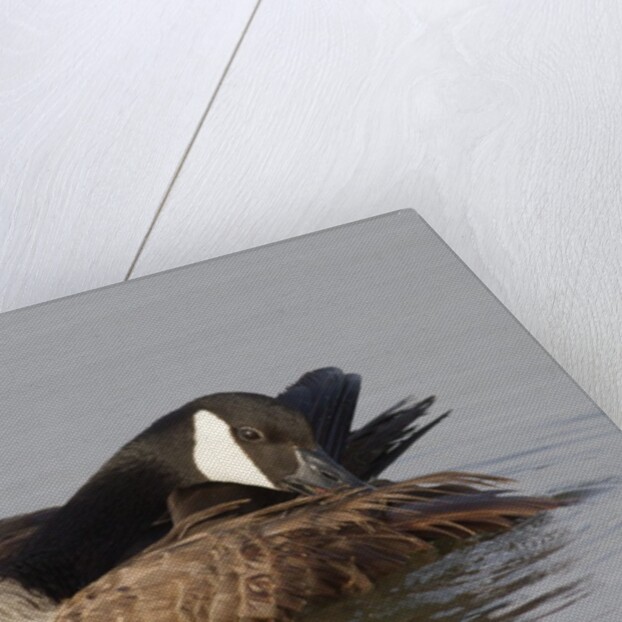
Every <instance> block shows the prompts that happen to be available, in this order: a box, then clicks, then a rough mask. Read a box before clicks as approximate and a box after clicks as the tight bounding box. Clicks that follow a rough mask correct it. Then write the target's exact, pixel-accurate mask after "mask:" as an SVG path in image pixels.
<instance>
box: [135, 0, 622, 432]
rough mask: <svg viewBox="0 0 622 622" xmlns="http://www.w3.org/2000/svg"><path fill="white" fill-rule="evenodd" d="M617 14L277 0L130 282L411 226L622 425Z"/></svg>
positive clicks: (556, 6) (612, 6) (467, 3)
mask: <svg viewBox="0 0 622 622" xmlns="http://www.w3.org/2000/svg"><path fill="white" fill-rule="evenodd" d="M621 35H622V25H621V20H620V8H619V3H617V2H615V0H599V1H597V2H594V1H592V0H549V1H547V2H544V3H538V4H537V6H536V5H535V4H533V3H530V2H520V1H518V0H510V1H501V0H494V1H493V0H486V1H477V2H476V1H475V0H455V1H453V2H443V3H439V2H433V1H420V2H411V1H402V2H391V3H388V2H381V1H379V0H365V1H363V0H344V1H342V2H338V3H335V2H328V1H324V2H321V1H319V0H318V1H317V2H313V3H310V2H291V1H290V0H264V2H263V3H262V5H261V7H260V9H259V11H258V13H257V16H256V19H255V20H254V23H253V27H252V29H251V30H250V32H249V34H248V35H247V37H246V38H245V40H244V42H243V44H242V46H241V48H240V51H239V54H238V56H237V57H236V60H235V62H234V64H233V66H232V68H231V71H230V72H229V74H228V76H227V79H226V81H225V83H224V85H223V88H222V90H221V91H220V93H219V96H218V98H217V100H216V102H215V105H214V108H213V110H212V111H211V113H210V115H209V116H208V119H207V122H206V123H205V125H204V126H203V128H202V131H201V133H200V135H199V137H198V139H197V141H196V143H195V145H194V148H193V149H192V152H191V154H190V157H189V159H188V161H187V163H186V165H185V167H184V168H183V170H182V172H181V175H180V177H179V179H178V180H177V183H176V185H175V186H174V188H173V191H172V193H171V195H170V197H169V200H168V201H167V203H166V205H165V206H164V209H163V212H162V215H161V218H160V219H159V221H158V223H157V225H156V227H155V229H154V232H153V235H152V236H151V237H150V239H149V240H148V243H147V245H146V247H145V250H144V253H143V254H142V256H141V257H140V260H139V262H138V265H137V269H136V270H135V272H134V274H135V275H144V274H149V273H153V272H156V271H158V270H162V269H164V268H170V267H172V266H176V265H181V264H185V263H189V262H193V261H198V260H201V259H206V258H208V257H213V256H216V255H221V254H224V253H229V252H232V251H236V250H239V249H242V248H247V247H251V246H255V245H259V244H264V243H266V242H271V241H273V240H277V239H282V238H286V237H289V236H292V235H297V234H301V233H305V232H308V231H312V230H316V229H319V228H323V227H327V226H331V225H336V224H339V223H342V222H347V221H352V220H356V219H358V218H361V217H365V216H369V215H372V214H376V213H381V212H385V211H389V210H393V209H400V208H406V207H414V208H416V209H417V210H418V211H419V212H420V213H421V214H422V215H423V216H424V218H425V219H426V220H427V221H428V222H429V223H430V224H431V225H432V226H433V227H434V229H435V230H436V231H437V232H439V233H440V235H441V236H442V237H443V238H444V239H445V240H446V241H447V242H448V243H449V244H450V246H451V247H452V248H453V249H455V251H456V252H457V253H458V254H459V255H460V256H461V257H462V258H463V259H464V260H465V261H466V262H467V264H468V265H469V266H470V267H471V268H472V269H473V270H474V271H475V272H476V274H477V275H478V276H479V277H480V278H481V279H483V281H484V282H485V283H486V284H487V285H488V286H489V287H490V288H491V289H492V291H493V292H494V293H495V294H496V295H497V296H499V297H500V299H501V300H502V301H503V302H504V303H505V304H506V305H507V306H508V308H509V309H510V310H511V311H512V312H513V313H514V314H515V315H516V316H517V318H518V319H519V320H520V321H521V322H523V323H524V324H525V326H526V327H527V328H528V329H529V330H530V331H531V332H532V333H533V334H534V335H535V337H536V338H537V339H539V340H540V341H541V343H542V344H543V345H544V346H545V347H546V348H547V349H548V350H549V351H550V352H551V353H552V354H553V355H554V356H555V357H556V358H557V359H558V360H559V361H560V363H561V364H562V365H563V366H564V367H565V368H566V369H567V370H568V371H569V372H570V373H571V374H572V376H573V377H575V378H576V379H577V380H578V381H579V383H580V384H581V385H582V386H583V387H584V388H585V389H586V390H587V391H588V392H589V393H590V395H592V396H593V397H594V398H595V399H596V400H597V402H598V403H599V404H600V405H601V407H603V408H604V410H605V411H606V412H607V413H608V414H610V415H611V416H612V417H613V418H614V419H615V420H616V421H617V422H618V424H622V405H621V404H622V400H621V398H622V362H621V361H622V345H621V344H622V321H621V320H622V305H621V303H620V295H619V292H620V291H621V289H622V288H621V285H622V282H621V281H622V277H621V275H622V256H621V254H620V251H619V240H620V239H622V210H621V207H620V206H621V202H622V192H621V188H620V174H619V171H620V153H621V137H622V107H621V106H620V96H621V95H622V78H621V74H620V71H619V68H620V66H621V64H622V58H621V56H622V53H621V46H620V43H619V42H620V38H621Z"/></svg>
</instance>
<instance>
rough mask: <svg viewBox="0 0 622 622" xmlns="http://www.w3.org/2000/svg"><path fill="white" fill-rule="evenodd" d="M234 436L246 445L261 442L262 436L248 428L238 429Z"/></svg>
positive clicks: (253, 429)
mask: <svg viewBox="0 0 622 622" xmlns="http://www.w3.org/2000/svg"><path fill="white" fill-rule="evenodd" d="M236 434H237V435H238V438H239V439H240V440H242V441H246V442H248V443H256V442H257V441H261V440H263V434H262V433H261V432H260V431H259V430H256V429H255V428H249V427H248V426H244V427H243V428H238V429H237V430H236Z"/></svg>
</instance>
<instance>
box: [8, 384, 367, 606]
mask: <svg viewBox="0 0 622 622" xmlns="http://www.w3.org/2000/svg"><path fill="white" fill-rule="evenodd" d="M210 481H217V482H220V483H225V484H226V483H231V484H242V485H246V486H248V485H250V486H254V487H258V486H259V487H263V488H264V489H273V490H284V491H293V492H314V491H316V490H317V489H330V488H335V487H338V486H342V485H349V486H358V485H361V482H360V481H359V480H358V479H357V478H355V477H354V476H353V475H351V474H350V473H349V472H348V471H346V470H345V469H343V468H342V467H341V466H339V465H338V464H336V463H335V462H334V461H333V460H331V459H330V457H329V456H327V455H326V454H325V453H324V451H323V450H322V449H321V448H320V447H319V446H318V444H317V443H316V441H315V438H314V435H313V432H312V430H311V427H310V425H309V424H308V422H307V420H306V419H305V417H304V415H303V414H301V413H298V412H296V411H294V410H291V409H289V408H287V407H285V406H283V405H281V404H279V403H278V402H277V401H276V400H275V399H272V398H269V397H266V396H262V395H256V394H244V393H220V394H215V395H210V396H206V397H202V398H199V399H197V400H194V401H193V402H190V403H189V404H186V405H185V406H182V407H181V408H180V409H178V410H176V411H174V412H171V413H169V414H168V415H165V416H164V417H162V418H160V419H158V420H157V421H156V422H155V423H153V424H152V425H151V426H150V427H149V428H147V429H146V430H145V431H143V432H142V433H140V434H139V435H138V436H137V437H135V438H134V439H133V440H131V441H130V442H129V443H127V444H126V445H124V446H123V447H122V448H121V449H120V450H119V451H118V452H117V453H116V454H115V455H114V456H112V458H110V460H108V462H106V463H105V464H104V465H103V466H102V467H101V468H100V469H99V470H98V471H97V472H96V473H95V474H94V475H93V476H92V477H91V478H90V479H89V480H88V481H87V482H86V483H85V484H84V485H83V486H82V487H81V488H80V489H79V490H78V491H77V492H76V493H75V494H74V495H73V496H72V497H71V498H70V499H69V500H68V501H67V503H66V504H65V505H64V506H62V507H61V508H60V509H59V510H58V512H57V513H56V514H55V515H54V516H53V517H52V518H51V519H50V520H49V521H48V522H47V523H46V524H45V525H43V526H42V527H41V528H40V529H39V530H37V531H36V532H35V533H34V534H33V535H32V537H31V538H30V539H29V540H28V541H27V542H26V543H25V545H24V546H23V548H22V549H21V551H20V552H19V554H18V555H17V556H16V557H15V558H14V559H11V560H10V562H8V563H6V564H4V565H3V564H0V579H1V578H10V579H14V580H17V581H18V583H19V584H20V585H21V586H23V588H24V589H26V590H34V591H38V592H41V593H43V594H45V595H46V597H48V598H50V599H52V600H54V601H56V602H59V601H61V600H63V599H64V598H68V597H69V596H71V595H72V594H74V593H75V592H76V591H77V590H79V589H81V588H82V587H83V586H84V585H86V584H88V583H90V582H91V581H94V580H95V579H96V578H98V577H100V576H101V575H102V574H104V573H105V572H107V571H108V570H110V569H111V568H112V567H114V565H115V564H117V563H118V562H119V560H121V559H122V558H123V556H124V555H125V554H126V552H127V551H128V550H129V549H130V548H131V547H132V546H133V545H134V543H135V542H136V541H137V540H139V539H140V537H141V534H143V533H144V531H145V529H148V528H149V526H150V525H151V524H152V523H153V521H155V520H157V519H158V518H159V517H160V516H161V515H162V514H163V512H165V511H166V502H167V499H168V497H169V496H170V494H171V493H172V492H173V491H175V490H177V489H180V488H185V487H189V486H193V485H196V484H202V483H205V482H210Z"/></svg>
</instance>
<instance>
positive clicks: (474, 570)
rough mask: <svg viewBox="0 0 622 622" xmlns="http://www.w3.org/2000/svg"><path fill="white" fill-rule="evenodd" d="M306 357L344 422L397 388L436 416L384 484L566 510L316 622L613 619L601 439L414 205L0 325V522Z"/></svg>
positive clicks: (614, 579) (271, 387)
mask: <svg viewBox="0 0 622 622" xmlns="http://www.w3.org/2000/svg"><path fill="white" fill-rule="evenodd" d="M325 365H336V366H339V367H342V368H344V369H345V370H347V371H355V372H358V373H360V374H362V376H363V393H362V395H361V399H360V411H359V414H358V415H357V422H358V423H363V422H365V421H366V420H367V419H369V418H370V417H371V416H373V415H375V414H377V413H378V412H380V411H381V410H383V409H385V408H386V407H388V406H390V405H391V404H393V403H395V402H396V401H398V400H399V399H401V398H403V397H405V396H406V395H408V394H410V393H414V394H416V395H417V396H418V397H421V398H423V397H426V396H427V395H430V394H435V395H436V396H437V403H436V404H435V406H434V411H435V412H436V413H440V412H442V411H444V410H451V411H452V414H451V416H450V417H449V418H448V419H446V420H445V421H443V423H442V424H441V425H440V426H438V427H437V428H435V429H434V430H433V431H432V432H431V433H430V434H429V435H427V436H426V437H425V438H424V439H422V440H421V442H420V443H418V444H417V445H416V446H415V448H413V451H412V452H411V454H410V455H409V456H407V457H405V458H404V459H403V460H401V461H400V462H399V464H398V465H396V466H395V467H394V468H392V469H391V471H390V473H389V475H390V476H392V477H393V478H395V479H403V478H406V477H409V476H415V475H420V474H424V473H428V472H431V471H437V470H448V469H461V470H472V471H477V472H484V473H489V474H493V475H501V476H506V477H511V478H514V479H515V480H516V486H517V488H518V490H520V491H521V492H522V493H528V494H552V495H558V494H562V495H573V496H575V497H577V502H576V503H575V504H574V505H571V506H569V507H564V508H561V509H558V510H555V511H553V512H551V513H549V514H547V515H544V516H541V517H538V518H536V519H534V520H531V521H528V522H526V523H524V524H522V525H521V526H519V527H518V528H517V529H515V530H513V531H511V532H509V533H507V534H503V535H500V536H497V537H494V538H492V539H489V540H486V541H481V542H477V543H471V544H469V545H468V546H463V547H460V548H459V549H457V550H453V551H451V552H449V553H447V554H445V555H443V556H442V557H441V558H439V559H438V560H437V561H435V562H434V563H432V564H428V565H423V566H420V567H413V568H412V569H411V570H410V571H408V572H405V573H402V574H401V575H399V576H396V577H393V578H391V579H390V580H387V581H386V582H384V583H383V584H382V586H381V587H380V588H379V589H378V590H376V591H374V592H373V593H372V594H370V595H368V596H364V597H360V598H357V599H352V600H349V601H347V602H344V603H342V604H340V605H339V606H337V607H334V608H331V609H329V610H326V611H324V612H323V613H322V614H321V616H319V618H317V619H322V620H338V621H339V620H341V621H347V620H396V621H401V620H403V621H405V620H424V621H425V620H445V621H458V620H460V621H462V620H541V619H547V620H549V619H550V620H555V621H564V620H573V621H574V620H576V621H581V622H583V621H589V620H599V621H607V620H611V621H617V620H619V619H620V616H619V613H618V612H619V611H622V572H620V571H619V567H620V566H621V565H622V533H621V530H620V522H621V520H622V518H621V517H622V487H621V485H622V476H621V474H622V469H621V468H620V466H619V465H620V457H621V455H622V437H621V435H620V431H619V430H618V429H617V428H616V426H614V425H613V424H612V423H611V421H610V420H609V419H608V418H607V417H606V416H605V415H604V414H603V413H602V412H600V411H599V410H598V408H597V407H596V406H595V405H594V403H593V402H592V401H591V400H590V399H589V398H588V397H587V396H586V395H585V394H584V393H583V392H582V391H581V390H580V389H579V388H578V387H577V386H576V385H575V384H574V382H573V381H572V380H571V379H570V378H569V377H568V376H567V375H566V374H565V373H564V372H563V371H562V370H561V369H560V368H559V366H558V365H557V364H556V363H555V361H553V360H552V359H551V358H550V357H549V356H548V355H547V354H546V353H545V352H544V351H543V350H542V348H540V346H539V345H538V344H537V343H536V342H535V341H534V340H533V339H532V338H531V337H530V336H529V335H528V334H527V333H526V331H525V330H524V329H523V328H522V327H521V326H520V324H519V323H518V322H517V321H516V320H515V319H514V318H512V316H511V315H510V314H509V313H508V312H507V311H506V309H504V307H503V306H502V305H501V304H499V302H498V301H497V300H496V299H495V298H494V297H493V296H492V295H491V294H490V293H489V292H488V291H487V290H486V289H485V288H484V287H483V286H482V284H481V283H480V282H479V281H478V280H477V279H476V278H475V277H474V275H473V274H472V273H471V272H470V271H469V270H468V269H467V268H466V267H465V266H464V265H463V264H462V263H461V262H460V261H459V260H458V259H457V258H456V257H455V256H454V255H453V254H452V253H451V251H449V249H448V248H447V247H446V246H445V245H444V244H443V243H442V242H441V241H440V240H439V239H438V238H437V237H436V236H435V234H434V233H433V232H432V231H431V230H430V229H429V228H428V227H427V226H426V225H425V224H424V223H423V222H422V221H421V220H420V219H419V218H418V217H417V216H416V214H414V213H413V212H399V213H394V214H390V215H388V216H385V217H382V218H376V219H372V220H369V221H364V222H361V223H356V224H354V225H350V226H346V227H340V228H336V229H331V230H329V231H326V232H322V233H319V234H316V235H311V236H306V237H304V238H300V239H296V240H291V241H287V242H284V243H281V244H277V245H272V246H268V247H263V248H260V249H257V250H254V251H250V252H245V253H239V254H236V255H233V256H230V257H225V258H222V259H218V260H212V261H208V262H205V263H201V264H197V265H195V266H189V267H186V268H182V269H179V270H174V271H171V272H167V273H163V274H160V275H156V276H154V277H147V278H143V279H138V280H135V281H132V282H129V283H127V284H124V285H122V286H114V287H111V288H104V289H101V290H97V291H94V292H90V293H87V294H83V295H79V296H74V297H70V298H66V299H63V300H60V301H57V302H53V303H49V304H44V305H40V306H36V307H32V308H29V309H24V310H20V311H16V312H11V313H5V314H2V315H0V421H1V424H2V430H1V432H2V433H1V436H0V516H8V515H11V514H16V513H19V512H26V511H30V510H35V509H37V508H40V507H44V506H47V505H53V504H58V503H62V502H64V501H65V500H66V499H67V498H68V497H69V496H70V495H71V494H72V493H73V492H74V491H75V490H76V489H77V488H78V487H79V486H80V485H81V484H82V483H83V482H84V481H85V479H86V478H87V477H89V476H90V475H91V474H92V473H93V472H94V471H95V470H96V469H97V468H98V467H99V466H100V465H101V463H102V462H103V461H104V460H105V459H106V458H108V457H109V456H110V455H111V454H112V453H113V452H114V451H116V450H117V449H118V448H119V447H120V446H121V444H123V443H124V442H126V441H127V440H129V439H130V438H132V437H133V436H134V435H135V434H137V433H138V432H140V431H141V430H142V429H143V428H144V427H146V426H147V425H149V424H150V423H151V422H152V421H153V420H154V419H156V418H157V417H158V416H160V415H163V414H165V413H166V412H168V411H170V410H171V409H173V408H176V407H178V406H179V405H181V404H183V403H185V402H186V401H189V400H190V399H193V398H195V397H197V396H199V395H203V394H207V393H212V392H215V391H228V390H233V391H239V390H242V391H256V392H260V393H266V394H269V395H273V394H275V393H276V392H278V391H280V390H282V389H283V387H284V386H286V385H287V384H288V383H291V382H292V381H294V380H295V379H296V378H297V377H298V376H299V375H300V374H302V373H303V372H304V371H306V370H309V369H313V368H315V367H321V366H325Z"/></svg>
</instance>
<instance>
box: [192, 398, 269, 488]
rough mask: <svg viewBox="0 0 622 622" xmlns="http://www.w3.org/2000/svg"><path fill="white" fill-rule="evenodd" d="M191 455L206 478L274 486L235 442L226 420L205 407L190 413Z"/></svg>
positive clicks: (267, 486)
mask: <svg viewBox="0 0 622 622" xmlns="http://www.w3.org/2000/svg"><path fill="white" fill-rule="evenodd" d="M193 457H194V463H195V464H196V467H197V469H199V471H201V473H203V475H205V477H206V478H207V479H209V480H212V481H218V482H233V483H236V484H247V485H249V486H263V487H264V488H276V486H275V485H274V484H273V483H272V482H271V481H270V480H269V479H268V478H267V477H266V476H265V475H264V474H263V473H262V471H261V470H260V469H259V468H258V467H257V465H256V464H255V463H254V462H253V461H252V460H251V459H250V458H249V457H248V456H247V455H246V453H245V452H244V450H243V449H242V448H241V447H240V446H239V445H238V444H237V442H236V441H235V439H234V438H233V436H232V435H231V428H230V427H229V426H228V425H227V423H225V422H224V421H223V420H222V419H221V418H220V417H218V416H217V415H215V414H214V413H211V412H209V411H208V410H200V411H198V412H197V413H195V415H194V454H193Z"/></svg>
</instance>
